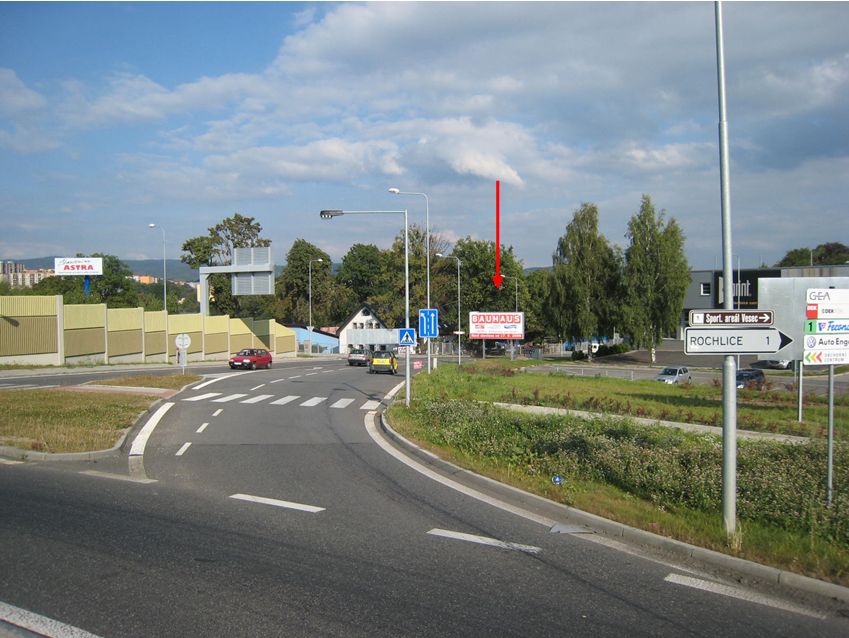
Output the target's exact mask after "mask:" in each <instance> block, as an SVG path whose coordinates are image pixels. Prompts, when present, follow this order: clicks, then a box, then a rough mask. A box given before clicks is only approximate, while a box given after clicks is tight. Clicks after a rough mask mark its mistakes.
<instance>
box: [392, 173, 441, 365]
mask: <svg viewBox="0 0 849 638" xmlns="http://www.w3.org/2000/svg"><path fill="white" fill-rule="evenodd" d="M389 192H390V193H392V194H393V195H421V196H422V197H424V198H425V270H426V272H427V307H428V310H429V309H430V201H429V200H428V198H427V195H426V194H425V193H415V192H412V191H402V190H398V189H397V188H390V189H389ZM430 359H431V357H430V337H427V373H428V374H430V371H431V360H430Z"/></svg>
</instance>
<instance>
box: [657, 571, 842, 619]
mask: <svg viewBox="0 0 849 638" xmlns="http://www.w3.org/2000/svg"><path fill="white" fill-rule="evenodd" d="M663 580H665V581H666V582H667V583H672V584H674V585H684V586H685V587H693V588H694V589H700V590H702V591H707V592H711V593H713V594H719V595H720V596H729V597H731V598H738V599H740V600H745V601H748V602H750V603H756V604H758V605H765V606H767V607H774V608H776V609H783V610H784V611H789V612H792V613H794V614H801V615H803V616H810V617H811V618H819V619H820V620H822V619H824V618H825V617H826V616H825V614H819V613H817V612H815V611H812V610H810V609H806V608H804V607H800V606H798V605H793V604H791V603H785V602H783V601H781V600H778V599H776V598H771V597H770V596H764V595H762V594H758V593H755V592H753V591H748V590H746V589H741V588H739V587H732V586H731V585H723V584H721V583H714V582H711V581H708V580H702V579H700V578H692V577H691V576H682V575H681V574H669V575H668V576H667V577H666V578H664V579H663Z"/></svg>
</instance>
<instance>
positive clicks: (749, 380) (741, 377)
mask: <svg viewBox="0 0 849 638" xmlns="http://www.w3.org/2000/svg"><path fill="white" fill-rule="evenodd" d="M764 383H766V377H765V376H764V373H763V370H755V369H754V368H745V369H743V370H737V388H738V389H740V388H750V389H754V390H760V389H761V388H763V387H764Z"/></svg>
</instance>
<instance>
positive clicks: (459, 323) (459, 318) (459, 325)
mask: <svg viewBox="0 0 849 638" xmlns="http://www.w3.org/2000/svg"><path fill="white" fill-rule="evenodd" d="M454 259H457V367H458V368H459V367H460V366H461V365H462V364H463V362H462V361H461V360H460V332H462V330H463V323H462V317H463V315H461V314H460V260H459V259H458V258H457V257H455V258H454Z"/></svg>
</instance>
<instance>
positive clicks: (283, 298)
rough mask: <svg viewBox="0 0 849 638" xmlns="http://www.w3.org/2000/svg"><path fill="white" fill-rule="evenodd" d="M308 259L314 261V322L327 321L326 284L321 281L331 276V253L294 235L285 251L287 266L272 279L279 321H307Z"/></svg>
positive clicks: (302, 322) (300, 322)
mask: <svg viewBox="0 0 849 638" xmlns="http://www.w3.org/2000/svg"><path fill="white" fill-rule="evenodd" d="M318 259H321V261H316V260H318ZM310 261H313V264H312V311H313V325H326V324H327V321H328V320H329V319H330V316H329V315H330V313H328V312H327V308H326V302H327V301H328V300H327V299H326V298H325V296H326V294H327V292H328V288H327V286H325V285H323V284H324V283H325V281H326V280H327V279H329V277H330V266H331V264H330V255H328V254H327V253H326V252H324V251H323V250H321V249H320V248H319V247H318V246H315V245H313V244H311V243H310V242H308V241H306V240H304V239H296V240H295V241H294V242H293V243H292V247H291V248H290V249H289V252H288V253H286V266H285V267H284V268H283V272H282V273H281V274H280V276H279V277H278V278H277V281H276V283H275V294H276V297H277V300H276V303H275V306H274V316H275V317H276V318H277V319H278V320H279V321H282V322H284V323H297V324H303V325H307V323H308V322H309V308H310V304H309V299H310V284H309V272H310V265H309V264H310Z"/></svg>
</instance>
